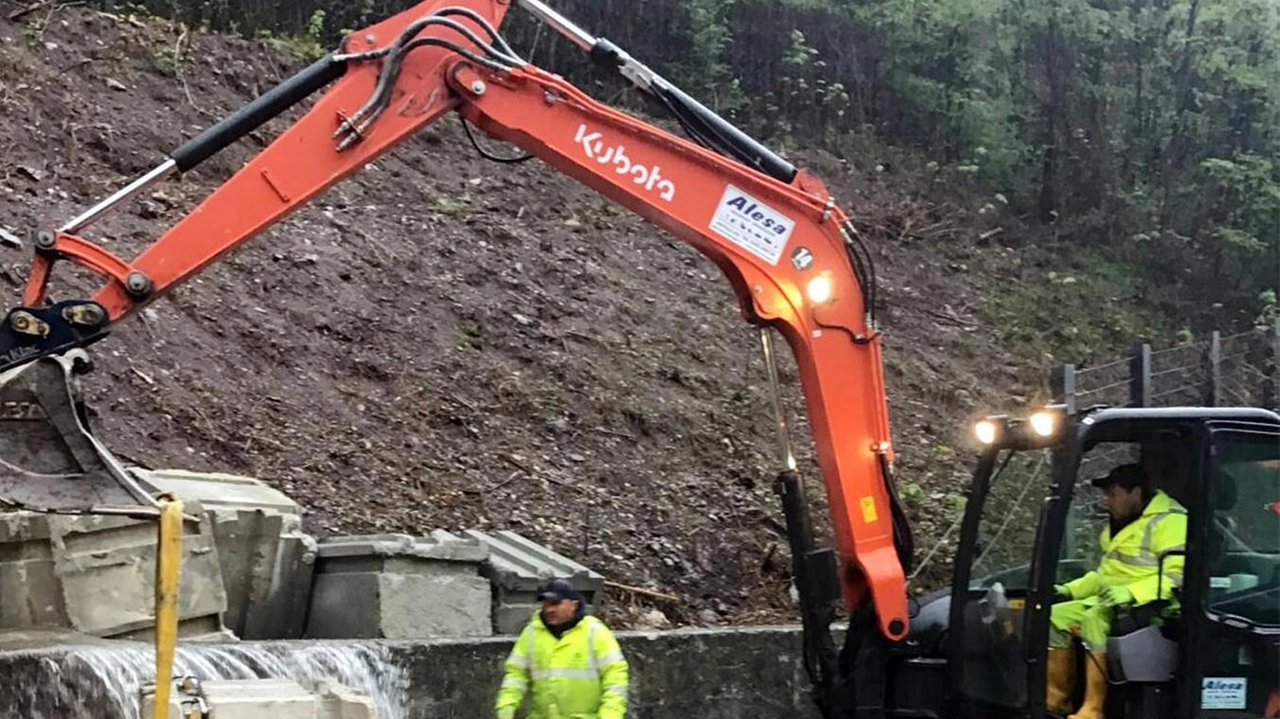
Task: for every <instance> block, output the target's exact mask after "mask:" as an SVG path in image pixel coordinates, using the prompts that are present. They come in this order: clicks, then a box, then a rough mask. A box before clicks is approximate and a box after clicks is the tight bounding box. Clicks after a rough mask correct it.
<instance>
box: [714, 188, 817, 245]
mask: <svg viewBox="0 0 1280 719" xmlns="http://www.w3.org/2000/svg"><path fill="white" fill-rule="evenodd" d="M795 227H796V223H795V220H792V219H791V218H789V217H786V216H784V215H783V214H782V213H780V212H778V211H777V210H775V209H773V208H772V207H769V206H768V205H766V204H764V203H763V202H760V201H759V200H757V199H756V198H754V197H752V196H751V195H748V194H747V193H745V192H743V191H742V190H739V189H738V188H736V187H734V186H733V185H729V186H728V187H726V188H725V191H724V196H723V197H721V198H720V205H719V206H717V207H716V214H715V216H714V217H712V218H711V229H713V230H715V231H716V232H718V233H720V234H721V235H723V236H724V237H726V238H728V239H729V240H732V241H733V243H734V244H736V245H738V246H739V247H742V248H743V249H745V250H746V251H748V252H750V253H751V254H753V255H755V256H757V257H760V258H763V259H764V260H765V261H766V262H768V263H769V264H771V265H776V264H778V258H780V257H782V251H783V250H784V249H786V247H787V240H789V239H791V231H792V230H794V229H795Z"/></svg>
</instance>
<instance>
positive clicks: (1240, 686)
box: [1200, 677, 1249, 709]
mask: <svg viewBox="0 0 1280 719" xmlns="http://www.w3.org/2000/svg"><path fill="white" fill-rule="evenodd" d="M1200 687H1201V688H1200V708H1201V709H1244V708H1245V707H1246V706H1247V705H1248V702H1246V701H1245V699H1246V695H1247V694H1248V693H1249V692H1248V689H1249V680H1248V679H1246V678H1244V677H1205V678H1204V679H1203V680H1202V683H1201V685H1200Z"/></svg>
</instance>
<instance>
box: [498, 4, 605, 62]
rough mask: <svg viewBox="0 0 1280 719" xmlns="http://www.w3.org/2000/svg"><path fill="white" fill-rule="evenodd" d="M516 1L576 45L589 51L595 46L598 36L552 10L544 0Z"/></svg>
mask: <svg viewBox="0 0 1280 719" xmlns="http://www.w3.org/2000/svg"><path fill="white" fill-rule="evenodd" d="M516 3H517V4H519V5H520V7H522V8H524V9H525V10H528V11H529V12H530V13H532V14H533V15H534V16H536V17H537V18H538V19H539V20H541V21H543V22H545V23H546V24H548V25H550V26H551V27H552V28H553V29H555V31H556V32H558V33H560V34H561V35H564V36H565V37H567V38H569V40H570V41H571V42H572V43H573V44H574V45H577V46H578V47H580V48H582V49H583V50H586V51H588V52H590V51H591V48H593V47H595V45H596V38H595V37H593V36H592V35H591V33H589V32H587V31H586V30H583V29H582V28H580V27H578V26H577V25H574V24H573V21H572V20H570V19H569V18H567V17H565V16H564V15H561V14H560V13H558V12H556V11H555V10H552V9H551V8H550V7H549V6H548V5H547V4H546V3H544V2H542V0H516Z"/></svg>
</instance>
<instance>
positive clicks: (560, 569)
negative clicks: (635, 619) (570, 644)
mask: <svg viewBox="0 0 1280 719" xmlns="http://www.w3.org/2000/svg"><path fill="white" fill-rule="evenodd" d="M464 534H465V535H466V536H467V537H470V538H472V539H475V540H477V541H482V542H484V543H485V544H487V545H488V547H489V559H488V561H487V562H485V565H484V571H483V576H484V577H485V578H487V579H488V580H489V582H490V584H491V585H492V586H493V600H492V601H493V609H492V612H493V630H494V632H496V633H498V634H518V633H519V632H520V630H521V628H523V627H524V624H525V622H528V621H529V618H530V617H531V616H533V614H534V612H536V611H537V610H538V606H539V602H538V587H539V586H541V585H542V584H543V583H545V582H546V581H547V580H548V579H553V578H559V579H567V580H568V581H569V582H570V583H571V584H573V586H574V588H575V589H577V590H578V591H579V592H581V593H582V596H583V599H584V600H585V601H586V604H587V608H588V611H595V608H596V597H597V596H599V595H600V592H602V591H603V590H604V577H603V576H602V575H600V574H598V573H596V572H593V571H591V570H590V569H588V568H587V567H584V566H583V565H581V564H578V563H577V562H575V561H573V560H572V559H569V558H568V557H566V556H564V555H562V554H558V553H557V552H554V551H552V550H551V549H549V548H547V547H544V546H542V545H540V544H537V543H536V542H533V541H531V540H529V539H527V538H525V537H523V536H521V535H520V534H517V533H516V532H512V531H510V530H503V531H498V532H491V533H487V532H481V531H479V530H475V529H470V530H467V531H466V532H464Z"/></svg>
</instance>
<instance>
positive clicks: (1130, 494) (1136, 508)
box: [1107, 484, 1142, 520]
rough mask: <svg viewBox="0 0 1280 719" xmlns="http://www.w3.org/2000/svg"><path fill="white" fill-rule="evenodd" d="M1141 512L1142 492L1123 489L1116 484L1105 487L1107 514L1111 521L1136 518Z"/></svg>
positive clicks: (1138, 489) (1137, 489) (1136, 489)
mask: <svg viewBox="0 0 1280 719" xmlns="http://www.w3.org/2000/svg"><path fill="white" fill-rule="evenodd" d="M1141 511H1142V490H1141V489H1140V488H1138V487H1134V488H1133V489H1125V488H1124V487H1121V486H1120V485H1118V484H1113V485H1111V486H1109V487H1107V513H1108V514H1110V515H1111V518H1112V519H1115V520H1121V519H1129V518H1131V517H1135V516H1137V514H1138V512H1141Z"/></svg>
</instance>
